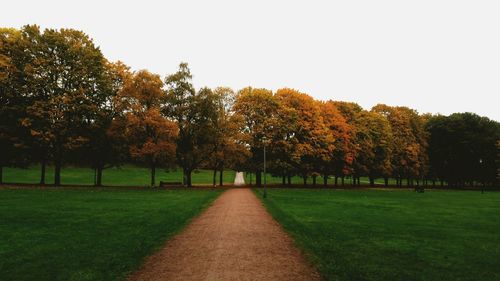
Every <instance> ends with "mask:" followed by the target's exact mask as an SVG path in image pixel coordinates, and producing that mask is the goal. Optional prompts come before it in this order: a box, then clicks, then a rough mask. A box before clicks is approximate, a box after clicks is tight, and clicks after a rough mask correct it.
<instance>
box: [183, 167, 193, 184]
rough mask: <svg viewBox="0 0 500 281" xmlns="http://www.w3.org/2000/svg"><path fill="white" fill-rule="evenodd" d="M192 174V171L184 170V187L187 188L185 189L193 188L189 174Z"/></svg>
mask: <svg viewBox="0 0 500 281" xmlns="http://www.w3.org/2000/svg"><path fill="white" fill-rule="evenodd" d="M192 172H193V171H192V170H190V169H188V170H186V174H185V177H186V186H187V187H192V186H193V184H192V182H191V173H192Z"/></svg>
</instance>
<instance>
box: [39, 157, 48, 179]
mask: <svg viewBox="0 0 500 281" xmlns="http://www.w3.org/2000/svg"><path fill="white" fill-rule="evenodd" d="M46 167H47V160H45V157H43V159H42V162H41V168H40V184H41V185H44V184H45V171H46Z"/></svg>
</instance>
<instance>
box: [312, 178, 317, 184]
mask: <svg viewBox="0 0 500 281" xmlns="http://www.w3.org/2000/svg"><path fill="white" fill-rule="evenodd" d="M316 177H317V176H316V175H314V176H312V178H313V186H314V187H316Z"/></svg>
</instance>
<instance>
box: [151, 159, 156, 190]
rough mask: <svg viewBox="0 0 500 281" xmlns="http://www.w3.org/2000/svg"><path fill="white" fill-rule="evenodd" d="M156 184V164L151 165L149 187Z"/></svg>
mask: <svg viewBox="0 0 500 281" xmlns="http://www.w3.org/2000/svg"><path fill="white" fill-rule="evenodd" d="M155 184H156V165H155V164H153V165H151V187H155Z"/></svg>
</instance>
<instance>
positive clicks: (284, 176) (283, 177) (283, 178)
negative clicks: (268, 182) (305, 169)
mask: <svg viewBox="0 0 500 281" xmlns="http://www.w3.org/2000/svg"><path fill="white" fill-rule="evenodd" d="M281 184H283V185H285V184H286V175H283V176H282V177H281Z"/></svg>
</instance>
